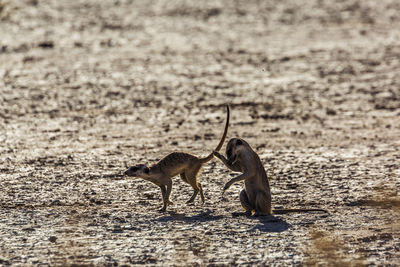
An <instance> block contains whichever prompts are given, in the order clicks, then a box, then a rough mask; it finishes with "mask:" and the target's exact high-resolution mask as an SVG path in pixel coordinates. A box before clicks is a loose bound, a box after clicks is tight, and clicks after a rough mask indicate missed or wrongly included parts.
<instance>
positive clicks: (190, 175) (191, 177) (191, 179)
mask: <svg viewBox="0 0 400 267" xmlns="http://www.w3.org/2000/svg"><path fill="white" fill-rule="evenodd" d="M199 169H200V168H196V169H194V170H190V171H186V172H185V176H186V178H187V181H188V183H189V184H190V185H191V186H192V188H193V190H194V192H193V195H192V196H191V198H190V199H189V200H188V201H187V202H186V203H187V204H189V203H192V202H193V201H194V200H195V198H196V196H197V194H198V193H199V192H201V193H200V194H201V195H202V192H203V190H201V189H200V186H199V184H198V183H197V177H196V176H197V173H198V171H199ZM203 197H204V195H203Z"/></svg>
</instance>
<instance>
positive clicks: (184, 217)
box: [157, 210, 224, 223]
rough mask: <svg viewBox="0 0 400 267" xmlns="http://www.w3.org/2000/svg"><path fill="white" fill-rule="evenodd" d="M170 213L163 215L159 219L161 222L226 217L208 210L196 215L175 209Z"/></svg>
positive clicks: (200, 220) (206, 220)
mask: <svg viewBox="0 0 400 267" xmlns="http://www.w3.org/2000/svg"><path fill="white" fill-rule="evenodd" d="M168 213H169V215H167V216H162V217H160V218H158V219H157V221H159V222H170V221H182V222H187V223H190V222H210V221H217V220H221V219H223V218H224V216H221V215H214V214H212V213H213V211H211V210H206V211H203V212H201V213H199V214H196V215H190V216H187V215H185V214H182V213H176V212H174V211H169V212H168Z"/></svg>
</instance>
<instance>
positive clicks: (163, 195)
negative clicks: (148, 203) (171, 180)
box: [160, 185, 174, 205]
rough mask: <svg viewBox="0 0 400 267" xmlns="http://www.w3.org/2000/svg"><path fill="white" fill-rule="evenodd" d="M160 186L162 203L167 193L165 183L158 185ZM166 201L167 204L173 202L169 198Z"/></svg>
mask: <svg viewBox="0 0 400 267" xmlns="http://www.w3.org/2000/svg"><path fill="white" fill-rule="evenodd" d="M160 188H161V194H162V200H163V203H164V199H165V198H166V194H167V188H166V187H165V185H160ZM167 201H168V203H167V204H168V205H172V204H174V203H173V202H172V201H170V200H169V199H168V200H167Z"/></svg>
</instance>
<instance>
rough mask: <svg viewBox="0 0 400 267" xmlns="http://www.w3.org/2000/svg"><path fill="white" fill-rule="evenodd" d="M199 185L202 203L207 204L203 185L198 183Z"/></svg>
mask: <svg viewBox="0 0 400 267" xmlns="http://www.w3.org/2000/svg"><path fill="white" fill-rule="evenodd" d="M197 185H198V186H199V189H200V197H201V202H203V203H204V202H205V200H204V193H203V187H202V186H201V184H200V183H197Z"/></svg>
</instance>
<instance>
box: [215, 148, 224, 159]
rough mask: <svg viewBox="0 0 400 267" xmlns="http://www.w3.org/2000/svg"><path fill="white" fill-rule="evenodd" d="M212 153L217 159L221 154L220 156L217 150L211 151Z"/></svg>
mask: <svg viewBox="0 0 400 267" xmlns="http://www.w3.org/2000/svg"><path fill="white" fill-rule="evenodd" d="M213 155H214V156H216V157H217V158H219V159H221V158H222V156H221V154H220V153H219V152H218V151H215V150H214V151H213Z"/></svg>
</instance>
